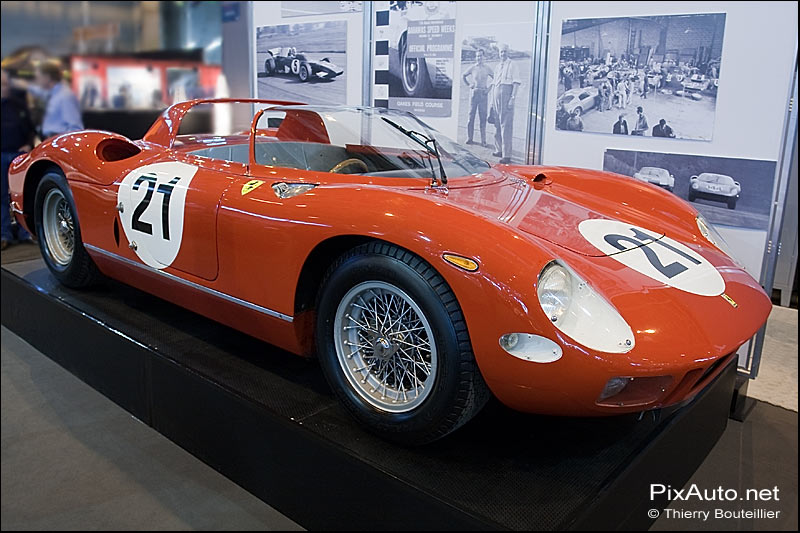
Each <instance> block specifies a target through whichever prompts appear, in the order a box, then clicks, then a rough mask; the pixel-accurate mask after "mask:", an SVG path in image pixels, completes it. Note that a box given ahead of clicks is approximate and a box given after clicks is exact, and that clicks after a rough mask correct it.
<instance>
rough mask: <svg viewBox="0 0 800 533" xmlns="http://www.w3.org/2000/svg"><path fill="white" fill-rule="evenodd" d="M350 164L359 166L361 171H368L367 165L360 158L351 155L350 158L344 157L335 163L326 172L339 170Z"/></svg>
mask: <svg viewBox="0 0 800 533" xmlns="http://www.w3.org/2000/svg"><path fill="white" fill-rule="evenodd" d="M352 165H356V166H358V167H361V170H362V171H363V172H369V167H368V166H367V164H366V163H364V162H363V161H362V160H360V159H356V158H355V157H351V158H350V159H345V160H344V161H342V162H341V163H339V164H337V165H336V166H335V167H333V168H332V169H330V170H329V171H328V172H340V171H341V170H342V169H343V168H345V167H349V166H352Z"/></svg>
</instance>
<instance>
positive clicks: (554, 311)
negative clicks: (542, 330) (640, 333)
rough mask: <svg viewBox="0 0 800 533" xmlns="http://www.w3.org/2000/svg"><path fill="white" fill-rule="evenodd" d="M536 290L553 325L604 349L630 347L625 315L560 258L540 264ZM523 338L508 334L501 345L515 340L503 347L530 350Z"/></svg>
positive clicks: (631, 340) (612, 350)
mask: <svg viewBox="0 0 800 533" xmlns="http://www.w3.org/2000/svg"><path fill="white" fill-rule="evenodd" d="M536 292H537V295H538V296H539V305H541V307H542V311H543V312H544V313H545V314H546V315H547V318H549V319H550V321H551V322H552V323H553V326H555V328H556V329H557V330H559V331H561V332H562V333H565V334H566V335H568V336H569V337H571V338H572V339H573V340H575V341H576V342H578V343H579V344H582V345H583V346H586V347H587V348H591V349H592V350H597V351H600V352H607V353H627V352H629V351H631V350H632V349H633V347H634V345H635V339H634V336H633V331H632V330H631V328H630V326H629V325H628V323H627V322H625V319H624V318H622V316H621V315H620V314H619V312H618V311H617V310H616V309H615V308H614V306H612V305H611V304H610V303H609V302H608V301H606V299H605V298H603V296H601V295H600V294H599V293H598V292H596V291H595V290H594V289H593V288H592V287H591V285H590V284H589V283H587V282H586V280H584V279H583V278H581V277H580V276H579V275H578V274H577V273H576V272H575V271H574V270H572V269H571V268H570V267H569V266H567V265H566V264H565V263H564V262H563V261H561V260H560V259H556V260H553V261H551V262H550V263H548V264H547V265H545V266H544V268H542V271H541V273H540V274H539V282H538V284H537V287H536ZM524 340H526V338H523V337H522V336H519V335H517V336H511V335H508V336H507V337H506V338H501V340H500V345H501V346H503V347H504V349H505V348H506V346H507V345H509V344H512V343H514V344H515V347H514V348H512V349H506V351H507V352H509V353H511V354H512V355H516V353H517V352H524V353H527V352H528V351H530V350H528V348H529V347H528V346H527V345H525V346H523V345H524V344H526V343H525V342H523V341H524ZM517 345H519V346H520V347H517ZM537 353H538V352H537ZM528 360H532V359H528Z"/></svg>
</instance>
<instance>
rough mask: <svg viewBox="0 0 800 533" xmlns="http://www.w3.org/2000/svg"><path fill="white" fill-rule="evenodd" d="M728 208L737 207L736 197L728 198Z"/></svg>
mask: <svg viewBox="0 0 800 533" xmlns="http://www.w3.org/2000/svg"><path fill="white" fill-rule="evenodd" d="M728 209H736V198H731V199H730V200H728Z"/></svg>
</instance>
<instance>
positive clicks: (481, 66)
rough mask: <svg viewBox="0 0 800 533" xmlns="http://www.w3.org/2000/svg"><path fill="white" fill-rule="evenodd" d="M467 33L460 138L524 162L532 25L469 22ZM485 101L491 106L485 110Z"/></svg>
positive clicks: (483, 151) (503, 158)
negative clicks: (500, 37)
mask: <svg viewBox="0 0 800 533" xmlns="http://www.w3.org/2000/svg"><path fill="white" fill-rule="evenodd" d="M464 33H465V37H464V39H463V40H462V44H461V76H460V81H461V90H460V102H459V107H458V136H457V139H458V141H459V142H461V143H464V144H467V145H470V146H469V147H470V150H471V151H472V152H473V153H475V154H476V155H478V156H480V157H483V158H484V159H486V160H490V161H495V162H503V163H523V162H524V161H525V157H526V154H525V143H526V140H527V138H526V134H527V131H526V128H525V126H524V124H525V123H526V119H527V115H528V109H529V108H530V99H529V98H527V97H526V95H527V91H528V90H529V89H530V81H529V80H530V73H531V55H530V52H528V51H527V48H528V47H529V46H530V44H529V43H530V42H531V40H532V39H533V35H532V33H531V26H530V24H524V23H505V24H465V25H464ZM497 36H502V39H501V40H498V37H497ZM512 96H514V98H511V97H512ZM484 101H485V106H486V112H485V114H481V110H482V107H481V106H482V105H484V104H483V102H484ZM473 106H475V108H476V112H475V113H473ZM498 110H499V111H498ZM470 141H471V142H470Z"/></svg>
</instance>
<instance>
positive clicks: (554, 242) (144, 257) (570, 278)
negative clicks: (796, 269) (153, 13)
mask: <svg viewBox="0 0 800 533" xmlns="http://www.w3.org/2000/svg"><path fill="white" fill-rule="evenodd" d="M233 104H235V105H245V106H250V107H248V109H250V113H249V114H245V115H246V116H247V117H252V121H251V122H250V123H249V131H243V130H242V129H241V125H237V127H231V129H230V131H231V132H232V133H231V134H229V135H226V134H223V133H221V132H220V128H219V127H217V126H219V124H215V127H214V128H213V131H214V132H215V133H208V134H184V133H183V131H182V130H181V123H182V122H183V121H184V120H185V117H186V116H188V115H189V114H191V113H192V109H193V108H194V107H196V106H203V107H205V106H207V105H214V106H216V105H233ZM214 116H222V114H219V115H214ZM226 116H229V117H230V116H239V114H235V113H234V114H228V115H226ZM221 120H222V119H220V121H221ZM179 133H180V134H179ZM9 179H10V191H11V199H12V206H13V210H14V213H15V216H16V218H17V220H18V222H19V223H21V224H22V225H24V226H25V227H26V228H27V229H28V230H30V231H31V232H32V233H34V234H36V235H38V239H39V245H40V247H41V252H42V255H43V258H44V261H45V263H46V264H47V266H48V268H49V269H50V271H51V272H52V275H53V276H54V277H55V278H56V279H57V280H59V281H60V282H61V283H63V284H64V285H66V286H69V287H73V288H81V287H86V286H88V285H91V284H92V283H93V282H95V281H96V280H97V279H98V277H99V276H101V275H105V276H108V277H110V278H113V279H116V280H120V281H122V282H124V283H127V284H129V285H132V286H134V287H137V288H139V289H141V290H144V291H147V292H149V293H153V294H155V295H158V296H159V297H161V298H163V299H165V300H169V301H171V302H174V303H176V304H178V305H182V306H184V307H186V308H188V309H191V310H193V311H194V312H196V313H199V314H201V315H204V316H207V317H210V318H212V319H214V320H218V321H220V322H222V323H224V324H227V325H229V326H230V327H232V328H235V329H237V330H240V331H242V332H244V333H247V334H249V335H252V336H255V337H257V338H259V339H262V340H264V341H266V342H268V343H271V344H273V345H276V346H278V347H280V348H283V349H285V350H288V351H290V352H293V353H295V354H298V355H302V356H316V357H317V358H318V360H319V364H320V367H321V369H322V372H323V374H324V375H325V377H326V378H327V381H328V383H329V384H330V386H331V388H332V390H333V391H334V393H335V394H336V396H337V397H338V398H339V400H340V401H341V402H342V404H343V405H344V406H345V407H346V409H347V410H348V411H349V412H350V413H351V414H352V415H353V416H354V417H355V419H357V420H358V421H360V422H361V423H362V424H363V425H364V427H366V428H368V429H370V430H371V431H373V432H375V433H377V434H379V435H381V436H382V437H384V438H386V439H389V440H393V441H396V442H400V443H405V444H421V443H426V442H430V441H433V440H436V439H438V438H441V437H443V436H445V435H447V434H448V433H450V432H452V431H454V430H455V429H457V428H458V427H459V426H461V425H462V424H464V423H465V422H467V421H468V420H469V419H470V418H472V417H473V416H474V415H475V414H476V413H477V412H478V411H480V409H481V408H482V407H483V406H484V404H485V403H486V401H487V400H488V399H489V397H490V396H491V395H494V396H495V397H496V398H497V399H499V400H500V401H501V402H502V403H504V404H505V405H507V406H509V407H511V408H513V409H517V410H520V411H524V412H531V413H543V414H548V415H558V416H607V415H615V414H623V413H633V412H641V411H646V410H651V409H658V408H662V407H666V406H674V405H680V404H682V403H684V402H687V401H690V400H691V399H692V398H694V397H695V396H696V395H697V394H698V393H699V392H700V391H702V390H703V389H704V388H705V387H706V386H707V385H708V384H709V383H711V382H712V381H713V380H714V379H715V378H716V377H717V376H718V375H719V374H720V373H722V372H723V370H724V369H725V368H727V367H728V365H730V364H735V362H734V361H735V360H736V359H737V355H736V351H737V350H738V349H739V347H740V346H742V345H743V344H744V343H746V342H747V341H748V340H749V339H750V338H751V337H752V336H753V335H754V334H755V333H756V332H757V331H758V329H759V328H761V326H762V325H763V324H764V323H765V321H766V319H767V316H768V315H769V312H770V310H771V308H772V306H771V302H770V299H769V298H768V297H767V295H766V294H765V293H764V290H763V289H762V288H761V286H760V285H759V283H758V281H757V280H755V279H753V278H752V277H751V276H750V275H749V274H748V273H747V272H746V271H745V270H744V268H743V267H741V266H740V265H739V264H738V263H737V262H736V261H735V259H734V258H733V257H732V256H731V254H730V252H729V250H728V248H727V245H726V243H725V240H724V239H723V238H722V236H721V235H720V234H719V233H718V232H717V231H716V230H715V228H714V227H713V226H712V225H711V224H710V223H709V222H708V221H707V220H706V219H705V218H704V217H703V216H702V215H701V214H700V213H698V211H697V210H696V209H695V208H694V207H693V206H692V205H691V204H689V203H687V202H685V201H684V200H682V199H680V198H678V197H676V196H675V195H673V194H670V193H668V192H667V191H664V190H662V189H659V188H657V187H653V186H651V185H649V184H646V183H641V182H637V181H636V180H632V179H630V178H628V177H626V176H620V175H616V174H611V173H607V172H600V171H596V170H583V169H577V168H565V167H546V166H525V165H495V164H490V163H488V162H486V161H484V160H482V159H481V158H479V157H477V156H475V155H474V154H472V153H471V152H470V151H469V150H467V149H466V148H464V147H462V146H460V145H458V144H456V143H455V142H453V141H451V140H450V139H448V138H447V137H446V136H444V135H442V134H441V133H439V132H438V131H436V130H434V129H432V128H431V127H429V126H428V125H426V124H425V123H424V122H422V121H420V120H419V119H417V118H416V117H414V116H413V115H411V114H408V113H404V112H399V111H392V110H387V109H378V108H370V107H344V106H312V105H303V104H296V103H292V102H276V101H268V100H230V99H224V100H195V101H189V102H183V103H179V104H176V105H173V106H172V107H170V108H169V109H167V110H166V111H165V112H164V113H163V115H162V116H161V117H159V118H158V119H157V120H156V122H155V123H154V124H153V126H152V127H151V128H150V130H149V131H148V132H147V133H146V134H145V135H144V137H143V138H142V139H141V140H130V139H127V138H125V137H123V136H121V135H117V134H114V133H107V132H101V131H94V130H89V131H80V132H75V133H68V134H64V135H59V136H57V137H54V138H51V139H48V140H46V141H45V142H43V143H42V144H40V145H38V146H37V147H36V148H34V149H33V150H32V151H31V152H30V153H28V154H24V155H21V156H19V157H17V158H16V159H15V160H14V161H13V162H12V164H11V167H10V175H9ZM265 351H266V350H265Z"/></svg>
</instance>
